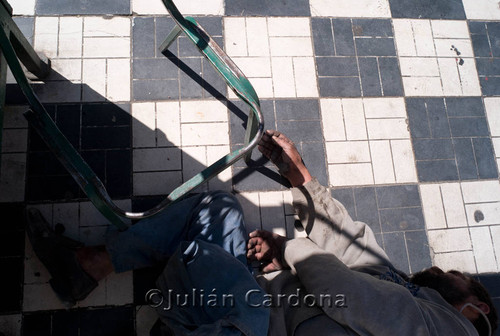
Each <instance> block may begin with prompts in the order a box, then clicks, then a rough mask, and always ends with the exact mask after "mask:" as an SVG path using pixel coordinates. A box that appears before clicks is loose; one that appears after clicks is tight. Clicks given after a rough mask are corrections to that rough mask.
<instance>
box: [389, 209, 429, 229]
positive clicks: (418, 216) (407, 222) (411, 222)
mask: <svg viewBox="0 0 500 336" xmlns="http://www.w3.org/2000/svg"><path fill="white" fill-rule="evenodd" d="M380 223H381V225H382V231H383V232H384V233H386V232H401V231H414V230H424V229H425V222H424V216H423V214H422V209H421V208H398V209H381V210H380Z"/></svg>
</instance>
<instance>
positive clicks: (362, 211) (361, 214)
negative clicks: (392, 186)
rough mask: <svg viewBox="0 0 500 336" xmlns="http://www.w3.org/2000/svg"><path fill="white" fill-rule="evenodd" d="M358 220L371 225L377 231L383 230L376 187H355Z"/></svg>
mask: <svg viewBox="0 0 500 336" xmlns="http://www.w3.org/2000/svg"><path fill="white" fill-rule="evenodd" d="M354 198H355V200H356V214H357V220H358V221H361V222H364V223H366V224H368V226H370V228H371V229H372V230H373V232H375V233H379V232H381V230H380V219H379V215H378V207H377V198H376V196H375V188H373V187H367V188H354Z"/></svg>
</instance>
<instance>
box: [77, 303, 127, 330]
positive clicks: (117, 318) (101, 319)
mask: <svg viewBox="0 0 500 336" xmlns="http://www.w3.org/2000/svg"><path fill="white" fill-rule="evenodd" d="M133 309H134V308H133V307H118V308H106V309H94V310H84V311H82V312H81V313H80V336H101V335H102V336H110V335H123V336H128V335H130V336H132V335H135V332H134V311H133Z"/></svg>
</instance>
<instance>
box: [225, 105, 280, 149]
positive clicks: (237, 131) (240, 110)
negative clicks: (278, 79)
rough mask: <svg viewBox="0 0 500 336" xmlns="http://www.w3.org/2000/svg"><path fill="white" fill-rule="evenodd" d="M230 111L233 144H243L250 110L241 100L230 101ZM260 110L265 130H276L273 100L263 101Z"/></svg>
mask: <svg viewBox="0 0 500 336" xmlns="http://www.w3.org/2000/svg"><path fill="white" fill-rule="evenodd" d="M228 109H229V127H230V130H231V134H230V139H231V144H233V145H234V144H243V142H244V140H245V130H246V127H247V117H248V113H249V110H250V109H249V108H248V106H247V105H246V104H245V103H244V102H242V101H241V100H232V101H230V102H229V103H228ZM260 109H261V112H262V115H263V117H264V129H266V130H267V129H275V128H276V121H275V116H274V102H273V101H272V100H261V101H260Z"/></svg>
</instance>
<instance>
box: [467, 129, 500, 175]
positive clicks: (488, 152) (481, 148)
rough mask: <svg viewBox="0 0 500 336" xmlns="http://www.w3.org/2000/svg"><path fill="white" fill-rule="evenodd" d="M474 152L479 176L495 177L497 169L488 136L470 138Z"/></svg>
mask: <svg viewBox="0 0 500 336" xmlns="http://www.w3.org/2000/svg"><path fill="white" fill-rule="evenodd" d="M472 144H473V146H474V154H475V156H476V162H477V171H478V173H479V178H482V179H488V178H497V177H498V170H497V165H496V161H495V152H494V150H493V144H492V142H491V139H490V138H475V139H472ZM459 168H460V167H459Z"/></svg>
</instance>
